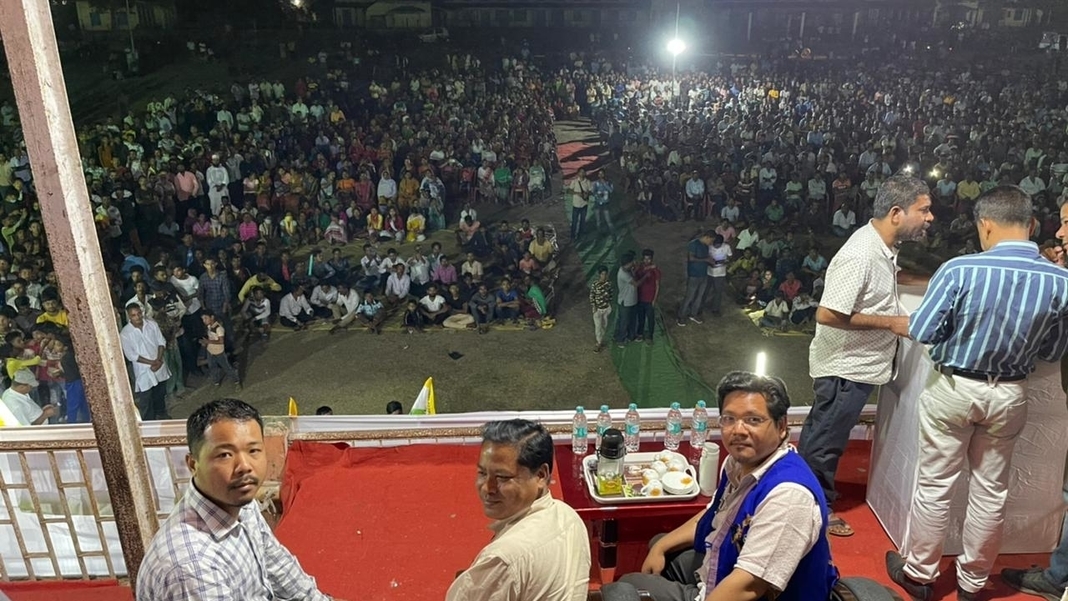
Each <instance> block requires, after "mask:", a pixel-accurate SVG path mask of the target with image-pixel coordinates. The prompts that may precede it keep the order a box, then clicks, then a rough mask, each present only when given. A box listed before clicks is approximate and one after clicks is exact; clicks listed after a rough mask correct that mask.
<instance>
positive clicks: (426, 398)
mask: <svg viewBox="0 0 1068 601" xmlns="http://www.w3.org/2000/svg"><path fill="white" fill-rule="evenodd" d="M435 414H437V409H436V408H435V407H434V378H427V379H426V382H425V383H424V384H423V389H422V390H420V391H419V396H417V397H416V398H415V403H414V404H413V405H412V410H411V411H409V412H408V415H435Z"/></svg>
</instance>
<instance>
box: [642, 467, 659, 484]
mask: <svg viewBox="0 0 1068 601" xmlns="http://www.w3.org/2000/svg"><path fill="white" fill-rule="evenodd" d="M659 481H660V472H658V471H656V470H654V469H652V468H646V469H644V470H642V484H652V483H653V482H659Z"/></svg>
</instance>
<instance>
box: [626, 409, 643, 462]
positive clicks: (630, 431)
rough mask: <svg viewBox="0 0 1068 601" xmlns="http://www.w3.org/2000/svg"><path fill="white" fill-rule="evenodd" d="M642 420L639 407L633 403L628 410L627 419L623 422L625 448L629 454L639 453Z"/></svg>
mask: <svg viewBox="0 0 1068 601" xmlns="http://www.w3.org/2000/svg"><path fill="white" fill-rule="evenodd" d="M641 434H642V418H641V417H640V416H639V415H638V405H637V404H636V403H631V404H630V407H628V408H627V417H626V418H625V419H624V420H623V446H625V447H627V452H628V453H637V452H638V445H639V444H640V443H641Z"/></svg>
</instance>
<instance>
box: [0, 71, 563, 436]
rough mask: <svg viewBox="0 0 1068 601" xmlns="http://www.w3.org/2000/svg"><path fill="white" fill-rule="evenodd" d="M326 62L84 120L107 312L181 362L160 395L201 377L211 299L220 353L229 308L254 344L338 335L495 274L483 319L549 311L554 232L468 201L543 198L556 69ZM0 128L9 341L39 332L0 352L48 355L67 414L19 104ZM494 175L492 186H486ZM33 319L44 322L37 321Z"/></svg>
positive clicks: (475, 322) (50, 277)
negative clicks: (371, 74)
mask: <svg viewBox="0 0 1068 601" xmlns="http://www.w3.org/2000/svg"><path fill="white" fill-rule="evenodd" d="M320 66H323V65H320ZM334 67H335V65H332V64H328V65H325V72H326V75H325V77H317V76H312V75H308V76H305V77H302V78H300V79H298V80H297V81H296V82H295V85H292V87H288V86H287V85H286V84H283V83H282V82H280V81H276V80H275V81H271V80H262V79H253V80H246V81H235V82H233V83H232V85H230V86H229V87H228V88H227V89H224V90H215V91H209V90H201V89H198V90H187V91H186V92H185V93H184V94H180V95H173V96H168V97H166V98H164V99H162V100H160V101H152V102H148V104H147V106H146V107H145V109H144V110H138V111H131V112H130V113H129V114H126V115H123V116H122V117H121V118H119V119H115V118H108V119H107V120H106V121H105V122H103V123H100V124H97V125H93V126H90V127H86V128H83V129H81V130H80V131H79V132H78V139H79V143H80V150H81V155H82V157H83V163H84V165H83V166H84V172H85V177H86V182H87V184H88V187H89V196H90V199H91V202H92V206H93V212H94V216H95V219H96V223H97V225H98V230H99V231H98V233H99V237H100V240H101V246H102V250H103V252H104V257H105V265H106V267H107V268H108V278H109V282H110V283H111V285H112V295H113V301H114V304H115V307H116V316H117V319H118V320H119V322H120V323H124V322H125V321H126V311H124V310H122V309H124V308H127V307H129V306H132V305H136V306H137V307H138V308H140V310H141V312H142V315H143V317H145V318H147V319H146V321H151V322H153V323H158V324H159V325H160V330H161V332H162V335H163V336H164V339H165V346H166V352H165V353H164V355H165V356H164V357H161V358H160V361H161V362H164V361H165V362H166V364H167V366H168V367H169V369H168V370H167V371H168V372H169V373H173V374H175V375H174V376H173V377H170V378H158V379H162V380H165V381H164V382H153V383H152V386H151V387H152V389H153V390H155V386H156V385H159V384H164V385H165V387H166V393H167V394H168V395H179V394H182V392H183V391H184V388H185V382H186V378H187V377H189V376H191V375H201V374H202V368H203V367H205V366H206V365H207V360H208V357H207V353H206V351H205V350H204V348H202V347H203V346H204V344H202V343H201V341H202V339H203V338H204V334H205V331H204V325H203V324H202V323H201V319H200V318H199V316H198V314H199V312H202V311H204V310H207V311H211V312H213V313H214V314H215V315H217V316H218V318H219V324H218V325H219V327H220V328H221V330H220V331H225V350H226V352H227V353H232V352H233V350H234V349H235V348H236V346H237V345H235V342H238V343H239V341H238V340H236V338H237V336H236V335H237V334H238V330H237V329H235V327H234V324H235V319H236V320H237V322H238V324H239V325H240V326H241V328H240V332H241V333H247V334H249V335H252V336H256V337H260V338H266V337H268V336H269V335H270V332H271V328H272V327H273V326H276V325H279V324H281V325H282V326H285V327H290V328H293V329H305V328H307V327H308V326H309V325H310V324H311V323H313V322H314V321H316V320H322V321H329V322H331V323H332V324H333V330H332V331H336V330H338V329H344V328H346V327H349V326H350V325H352V324H353V323H356V322H358V323H359V324H360V325H362V326H364V327H366V328H368V329H369V330H372V331H380V330H381V328H382V326H383V322H384V320H385V319H386V317H387V316H390V315H392V314H393V313H394V312H397V313H398V314H399V313H400V312H403V310H404V309H405V307H406V306H407V304H408V303H407V301H408V300H409V299H411V300H414V301H416V303H417V306H418V307H425V306H427V305H432V304H433V301H432V299H431V300H428V298H427V297H428V291H429V288H430V287H431V286H432V285H435V284H436V285H437V286H439V287H440V290H441V292H442V293H448V298H449V299H450V301H449V302H450V303H451V305H449V306H450V307H459V306H461V305H467V306H468V307H470V298H471V297H472V296H474V295H475V294H476V293H477V291H478V288H479V286H480V285H483V284H484V285H486V286H488V289H489V291H490V292H491V294H493V295H495V299H496V301H495V302H494V304H493V305H492V311H490V315H489V317H490V319H489V320H488V323H500V322H511V321H516V320H520V319H525V320H527V323H528V324H530V325H532V324H534V323H535V322H536V321H537V320H538V319H540V318H541V317H544V316H547V314H548V307H547V300H551V295H552V284H553V281H554V280H555V277H556V274H557V265H556V261H555V256H556V251H557V249H556V245H555V239H554V234H552V232H551V231H550V232H549V233H550V235H551V237H550V238H546V236H545V234H544V232H541V231H540V228H539V229H535V228H534V227H532V226H531V225H530V223H529V222H527V221H526V220H524V222H523V224H522V226H521V227H519V228H512V227H510V226H509V225H508V224H507V223H499V224H493V225H492V226H491V225H489V224H484V223H483V222H481V221H479V219H478V215H477V212H476V211H475V210H474V209H473V208H472V207H473V205H474V204H476V203H477V204H478V205H479V206H485V205H486V204H487V203H492V204H494V205H499V206H507V205H512V204H526V203H532V202H539V201H542V200H544V199H546V198H548V197H549V196H550V194H551V175H552V173H554V172H555V171H556V170H558V164H557V161H556V157H555V146H556V145H555V138H554V134H553V112H552V108H551V106H550V100H549V94H547V93H546V90H545V87H546V85H547V81H548V80H547V78H545V77H544V76H543V75H541V74H540V73H539V72H538V70H537V68H536V67H534V66H533V65H532V64H531V63H528V62H526V61H524V60H520V59H515V60H511V61H509V62H508V63H507V64H506V65H505V68H504V70H503V71H492V72H491V71H489V70H483V69H482V68H481V63H480V61H479V60H478V59H477V58H475V57H473V56H471V55H466V56H461V55H458V54H456V55H448V56H446V57H445V60H444V66H443V68H439V69H426V70H408V69H406V68H403V69H400V70H397V71H394V76H393V77H391V78H388V79H385V80H375V81H370V82H361V81H359V80H357V79H356V78H354V77H351V76H350V73H349V72H347V71H346V70H345V69H343V68H334ZM5 121H6V124H7V125H9V126H11V127H10V128H9V129H8V130H7V133H8V136H7V139H6V140H5V144H4V146H3V147H2V148H3V154H2V156H0V198H2V199H3V203H2V205H3V216H2V218H0V219H2V233H3V241H2V246H3V249H2V252H3V254H2V256H0V285H2V286H3V288H4V290H5V293H6V295H7V301H8V303H7V306H6V307H5V308H4V309H3V314H0V329H2V332H0V334H4V335H6V334H8V333H10V332H13V331H20V332H21V333H22V334H23V335H24V336H26V337H29V336H30V335H31V334H34V336H35V338H34V341H35V342H34V344H33V346H32V347H31V348H27V349H18V350H16V349H15V348H14V347H10V352H9V353H8V354H7V356H10V357H14V356H16V355H17V356H18V357H19V358H20V360H21V358H22V356H23V355H25V356H26V358H25V359H26V360H27V361H30V360H31V358H30V355H32V356H33V357H36V358H39V359H40V360H41V364H40V365H41V367H39V368H37V369H39V373H38V375H39V376H40V377H42V378H49V380H47V381H56V382H59V384H58V385H57V386H55V387H54V388H55V392H53V393H52V394H51V395H50V394H49V393H47V392H45V391H46V390H52V387H49V386H42V387H40V389H39V392H37V393H35V395H36V396H37V399H38V400H39V402H41V403H42V404H45V402H46V401H47V400H48V399H49V398H52V397H55V399H56V405H57V407H58V406H60V405H63V402H62V394H61V390H62V388H63V386H62V382H63V381H64V380H63V378H62V372H61V371H60V361H59V360H60V358H61V356H62V355H63V352H70V351H69V345H67V348H66V349H65V351H62V352H61V351H58V350H52V351H50V353H49V356H48V357H47V358H46V357H45V356H44V350H42V349H43V348H44V347H46V346H47V347H48V348H53V345H55V348H58V344H59V343H57V342H53V341H54V340H55V337H54V336H52V335H51V334H50V333H49V327H50V326H47V325H46V322H51V324H53V325H56V327H57V328H58V329H60V330H62V329H64V328H65V326H66V323H65V317H62V316H65V315H66V312H65V310H63V308H62V300H61V297H60V294H59V292H58V286H57V284H56V280H55V274H54V271H53V270H52V267H51V264H50V261H49V258H48V245H47V241H46V240H45V237H44V231H43V228H42V224H41V220H40V207H39V204H38V202H37V198H36V193H35V190H34V182H33V174H32V172H31V170H30V166H29V160H28V156H27V153H26V150H25V144H24V143H23V142H22V141H21V139H20V136H21V132H20V131H19V130H18V128H17V122H16V121H15V119H14V117H13V116H11V115H8V116H6V117H5ZM487 171H491V176H490V177H492V181H493V186H492V190H490V188H489V187H483V186H481V185H480V184H481V182H482V179H484V178H485V177H486V175H485V174H486V172H487ZM490 191H492V193H491V194H483V193H482V192H490ZM461 207H463V210H461ZM457 215H459V216H460V217H459V218H457ZM452 224H456V225H455V226H454V225H452ZM453 227H455V229H456V232H457V237H458V242H459V243H460V249H459V250H458V252H459V253H460V254H458V255H456V256H453V257H447V256H445V255H444V254H443V252H442V248H441V244H440V243H439V242H434V243H433V244H431V243H430V241H429V239H428V237H431V236H433V235H434V234H435V232H440V231H444V230H448V229H450V228H453ZM353 245H360V246H362V247H363V249H364V252H363V256H362V258H354V257H353V256H352V254H353V249H352V246H353ZM427 246H429V247H430V250H429V252H427V251H426V250H425V249H426V248H427ZM450 260H452V261H453V262H455V264H456V267H459V271H454V270H452V269H450V267H451V265H450V264H449V263H450ZM357 262H358V263H357ZM442 298H445V295H444V294H443V295H442ZM459 314H466V315H468V316H469V317H470V319H471V320H472V322H471V323H464V324H462V325H463V326H464V327H466V326H467V325H470V326H471V327H472V329H480V330H481V331H484V330H485V326H486V323H483V322H484V321H486V316H487V310H486V309H485V308H483V309H480V310H478V311H472V310H468V311H466V312H460V311H458V310H457V309H455V308H450V310H449V315H448V316H452V315H459ZM410 317H411V318H410V319H406V320H405V321H406V324H405V327H406V328H407V329H408V330H409V331H418V330H421V329H423V328H426V327H428V326H432V325H436V324H440V323H441V322H442V319H441V317H442V316H441V315H440V314H439V313H437V312H434V311H426V310H419V311H416V312H415V313H413V314H412V316H410ZM37 321H40V322H41V324H42V325H44V326H45V328H44V333H36V334H35V333H34V332H36V330H37V329H39V327H38V326H37ZM453 321H454V322H459V321H460V320H453ZM480 325H481V326H483V327H481V328H479V327H478V326H480ZM59 333H62V332H59ZM45 342H47V344H45ZM52 355H55V356H54V357H53V356H52ZM46 361H47V364H46V363H45V362H46ZM153 362H154V360H153ZM12 365H14V362H12ZM33 365H36V364H33ZM224 371H225V370H224ZM153 373H155V374H157V375H158V374H160V373H163V372H159V371H156V370H153ZM68 381H69V378H68ZM218 381H219V380H218V379H216V382H218ZM146 386H148V383H146ZM135 392H136V393H138V394H140V393H142V392H144V393H146V394H147V390H135ZM86 417H87V416H86Z"/></svg>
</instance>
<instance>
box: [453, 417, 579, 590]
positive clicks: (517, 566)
mask: <svg viewBox="0 0 1068 601" xmlns="http://www.w3.org/2000/svg"><path fill="white" fill-rule="evenodd" d="M552 469H553V440H552V437H551V436H550V435H549V433H548V432H547V431H546V430H545V428H544V427H543V426H542V425H541V424H536V423H534V422H531V421H527V420H522V419H513V420H507V421H497V422H490V423H488V424H486V426H485V428H484V429H483V431H482V452H481V454H480V455H479V459H478V476H477V477H476V478H475V486H476V488H477V490H478V496H479V499H480V500H481V502H482V511H483V512H484V513H485V514H486V517H488V518H490V519H493V520H495V521H494V522H493V523H492V524H490V526H489V527H490V530H492V531H493V533H494V534H493V540H491V541H490V542H489V544H488V545H486V546H485V547H484V548H483V549H482V551H481V552H479V554H478V556H477V557H475V560H474V562H473V563H472V564H471V567H469V568H467V570H465V571H464V572H463V573H461V574H460V575H459V576H458V577H457V578H456V581H455V582H453V584H452V586H451V587H449V592H448V594H446V596H445V600H446V601H497V600H504V599H521V600H530V601H534V600H537V601H584V600H585V599H586V594H587V586H588V583H589V575H590V543H589V539H588V538H587V536H586V527H585V525H583V523H582V520H581V519H580V518H579V516H578V514H577V513H575V510H573V509H571V508H570V507H568V506H567V505H566V504H565V503H564V502H562V501H559V500H556V499H554V498H553V497H552V495H551V494H550V493H549V478H550V476H551V474H552Z"/></svg>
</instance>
